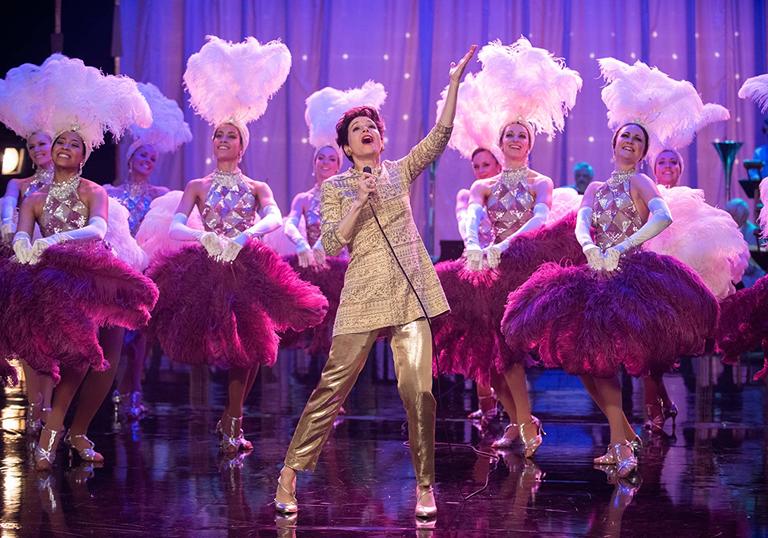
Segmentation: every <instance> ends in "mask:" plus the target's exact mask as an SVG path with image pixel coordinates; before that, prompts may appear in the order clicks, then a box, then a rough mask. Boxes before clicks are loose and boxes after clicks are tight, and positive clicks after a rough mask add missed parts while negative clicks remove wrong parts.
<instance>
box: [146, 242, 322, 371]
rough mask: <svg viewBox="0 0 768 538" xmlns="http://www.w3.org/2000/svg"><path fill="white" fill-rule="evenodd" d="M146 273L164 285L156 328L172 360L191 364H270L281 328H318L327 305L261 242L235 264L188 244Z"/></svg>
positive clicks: (245, 249)
mask: <svg viewBox="0 0 768 538" xmlns="http://www.w3.org/2000/svg"><path fill="white" fill-rule="evenodd" d="M147 274H148V275H149V276H150V277H151V278H152V279H153V280H154V281H155V283H157V286H158V288H159V289H160V299H159V300H158V302H157V306H156V307H155V310H154V311H153V312H152V321H151V323H150V330H151V333H152V334H153V335H154V337H156V338H157V339H158V341H159V342H160V345H161V346H162V348H163V351H165V353H166V354H167V355H168V356H169V357H170V358H171V359H172V360H175V361H179V362H184V363H188V364H210V365H215V366H219V367H223V368H229V367H242V368H250V367H253V366H256V365H259V364H264V365H267V366H271V365H273V364H274V363H275V361H276V360H277V346H278V342H279V338H278V335H277V333H278V332H279V331H284V330H286V329H293V330H295V331H302V330H304V329H306V328H308V327H313V326H315V325H318V324H319V323H320V322H321V321H323V317H324V316H325V313H326V310H327V309H328V301H327V300H326V299H325V297H323V294H322V293H321V292H320V290H319V289H318V288H317V287H316V286H313V285H312V284H309V283H307V282H304V281H303V280H301V278H299V276H298V275H297V274H296V272H295V271H294V270H293V269H291V267H290V265H288V264H287V263H285V262H284V261H283V260H282V259H281V258H280V257H279V256H278V255H277V254H275V253H274V252H273V251H272V250H271V249H270V248H269V247H267V246H265V245H264V244H263V243H260V242H258V241H250V242H249V243H247V244H246V245H245V247H243V249H242V250H241V251H240V254H239V255H238V256H237V258H236V259H235V261H234V262H232V263H221V262H217V261H215V260H213V259H211V258H210V257H209V256H208V254H207V253H206V251H205V249H203V247H202V246H200V245H194V246H189V247H185V248H184V249H182V250H180V251H178V252H175V253H173V254H170V255H167V256H160V257H159V258H158V259H157V261H156V262H155V263H153V264H152V266H150V268H149V270H148V271H147Z"/></svg>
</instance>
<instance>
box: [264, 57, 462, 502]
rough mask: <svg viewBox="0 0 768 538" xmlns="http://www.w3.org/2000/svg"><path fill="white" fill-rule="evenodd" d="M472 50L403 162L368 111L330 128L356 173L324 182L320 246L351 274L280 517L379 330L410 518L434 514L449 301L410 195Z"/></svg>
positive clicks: (434, 152) (292, 453) (443, 128)
mask: <svg viewBox="0 0 768 538" xmlns="http://www.w3.org/2000/svg"><path fill="white" fill-rule="evenodd" d="M475 48H476V47H475V46H472V47H471V48H470V50H469V51H468V52H467V54H465V55H464V57H463V58H462V59H461V61H460V62H459V64H458V65H452V66H451V69H450V85H449V88H448V96H447V98H446V104H445V107H444V109H443V112H442V114H441V115H440V117H439V120H438V122H437V124H436V125H435V126H434V127H433V129H432V131H430V133H429V134H428V135H427V137H426V138H424V140H422V141H421V142H419V144H417V145H416V146H415V147H414V148H413V149H412V150H411V151H410V153H409V154H408V155H407V156H405V157H404V158H402V159H400V160H397V161H382V160H381V153H382V151H383V149H384V141H383V134H384V133H383V131H384V124H383V123H382V121H381V119H380V117H379V113H378V111H377V110H376V109H374V108H371V107H358V108H353V109H351V110H348V111H347V112H346V113H345V114H344V116H342V118H341V119H340V120H339V122H338V124H337V126H336V132H337V143H338V145H339V147H341V148H342V150H343V151H344V153H345V155H346V156H347V158H349V160H350V161H352V163H353V167H352V168H350V169H349V170H348V171H346V172H344V173H343V174H340V175H338V176H335V177H333V178H331V179H329V180H328V181H326V182H325V183H323V186H322V202H321V212H322V216H323V223H322V243H323V247H324V249H325V252H326V253H327V254H328V255H329V256H334V255H336V254H338V253H339V252H340V251H341V249H342V248H343V247H344V246H348V248H349V251H350V261H349V268H348V269H347V275H346V278H345V282H344V288H343V289H342V292H341V302H340V305H339V309H338V313H337V315H336V321H335V323H334V330H333V341H332V344H331V351H330V355H329V357H328V362H327V363H326V365H325V368H324V370H323V374H322V377H321V379H320V382H319V384H318V386H317V388H316V389H315V391H314V392H313V393H312V395H311V396H310V398H309V401H308V402H307V406H306V407H305V408H304V412H303V414H302V416H301V419H300V420H299V423H298V425H297V426H296V431H295V433H294V435H293V439H292V440H291V444H290V446H289V447H288V452H287V454H286V456H285V466H284V467H283V469H282V471H281V473H280V477H279V479H278V487H277V493H276V496H275V508H276V509H277V510H278V511H280V512H283V513H294V512H296V511H298V505H297V501H296V496H295V492H296V472H297V471H304V470H312V469H314V468H315V465H316V464H317V460H318V457H319V456H320V452H321V450H322V448H323V445H324V444H325V441H326V439H327V438H328V434H329V433H330V431H331V427H332V424H333V421H334V419H335V418H336V415H337V414H338V412H339V408H340V407H341V405H342V403H343V402H344V400H345V399H346V397H347V395H348V394H349V391H350V390H351V389H352V386H353V385H354V384H355V381H356V379H357V376H358V374H359V373H360V371H361V370H362V368H363V365H364V364H365V359H366V357H367V356H368V351H369V350H370V349H371V346H372V345H373V343H374V342H375V341H376V337H377V336H378V333H379V330H381V329H385V328H390V329H391V331H392V336H391V345H392V353H393V355H394V361H395V372H396V373H397V378H398V391H399V392H400V397H401V398H402V400H403V405H404V407H405V410H406V414H407V417H408V439H409V444H410V450H411V459H412V462H413V466H414V469H415V471H416V481H417V488H416V510H415V513H416V515H417V516H421V517H433V516H435V515H436V514H437V507H436V506H435V498H434V494H433V491H432V485H433V484H434V482H435V405H436V404H435V398H434V397H433V396H432V339H431V336H430V328H429V321H428V319H427V318H432V317H434V316H437V315H439V314H442V313H444V312H446V311H447V310H448V303H447V301H446V299H445V295H444V294H443V290H442V288H441V287H440V283H439V281H438V279H437V274H436V273H435V270H434V267H433V265H432V262H431V261H430V259H429V255H428V254H427V250H426V248H424V244H423V243H422V241H421V237H420V236H419V233H418V230H417V228H416V223H415V222H414V220H413V214H412V212H411V207H410V200H409V192H410V186H411V183H413V181H415V180H416V178H417V177H418V176H419V174H421V172H423V171H424V169H425V168H426V167H427V166H428V165H429V163H431V162H432V161H434V160H435V159H436V158H437V157H438V156H440V154H441V153H442V152H443V150H444V149H445V146H446V145H447V144H448V139H449V138H450V135H451V129H452V124H453V117H454V115H455V112H456V97H457V93H458V87H459V82H460V80H461V77H462V74H463V73H464V69H465V68H466V66H467V63H468V62H469V60H470V58H471V57H472V55H473V54H474V51H475ZM379 226H381V229H379ZM390 247H391V248H390ZM401 268H402V269H401ZM404 273H405V274H404ZM411 285H412V286H413V288H414V289H411Z"/></svg>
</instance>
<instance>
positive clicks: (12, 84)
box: [0, 64, 53, 139]
mask: <svg viewBox="0 0 768 538" xmlns="http://www.w3.org/2000/svg"><path fill="white" fill-rule="evenodd" d="M40 79H41V71H40V66H37V65H33V64H23V65H20V66H19V67H14V68H13V69H11V70H10V71H8V74H7V75H6V76H5V79H1V80H0V122H3V123H4V124H5V126H6V127H8V128H9V129H10V130H12V131H13V132H14V133H16V134H17V135H19V136H20V137H22V138H25V139H26V138H29V137H30V136H31V135H32V134H33V133H36V132H38V131H42V132H45V133H47V134H48V135H49V136H53V133H52V132H50V120H49V113H50V108H49V107H48V106H46V103H45V100H44V99H42V98H41V97H42V88H43V85H42V84H41V82H40Z"/></svg>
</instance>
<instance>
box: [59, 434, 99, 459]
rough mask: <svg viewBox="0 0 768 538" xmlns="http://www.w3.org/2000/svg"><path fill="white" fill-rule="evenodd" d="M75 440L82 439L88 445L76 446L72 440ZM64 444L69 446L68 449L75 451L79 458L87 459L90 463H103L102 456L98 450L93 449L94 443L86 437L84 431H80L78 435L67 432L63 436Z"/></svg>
mask: <svg viewBox="0 0 768 538" xmlns="http://www.w3.org/2000/svg"><path fill="white" fill-rule="evenodd" d="M76 440H81V441H84V442H85V444H86V445H88V446H86V447H85V448H77V447H76V446H75V444H74V442H73V441H76ZM64 444H65V445H67V446H69V448H70V450H72V451H73V452H75V453H77V455H78V456H80V459H81V460H83V461H88V462H91V463H104V456H102V455H101V453H100V452H96V450H94V447H95V446H96V445H94V444H93V441H91V440H90V439H88V437H87V436H86V435H85V434H84V433H81V434H80V435H72V432H69V433H67V436H66V437H65V438H64Z"/></svg>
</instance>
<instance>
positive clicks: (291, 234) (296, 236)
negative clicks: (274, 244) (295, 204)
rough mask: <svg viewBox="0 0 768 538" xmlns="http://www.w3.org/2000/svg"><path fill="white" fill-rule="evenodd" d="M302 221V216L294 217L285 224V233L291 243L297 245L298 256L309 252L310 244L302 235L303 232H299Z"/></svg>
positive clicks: (286, 220) (289, 218)
mask: <svg viewBox="0 0 768 538" xmlns="http://www.w3.org/2000/svg"><path fill="white" fill-rule="evenodd" d="M300 220H301V215H292V216H290V217H288V218H287V219H285V222H284V223H283V233H284V234H285V236H286V237H287V238H288V239H290V240H291V243H293V244H294V245H296V254H300V253H301V252H309V243H307V240H306V239H305V238H304V236H303V235H301V231H300V230H299V221H300Z"/></svg>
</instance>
